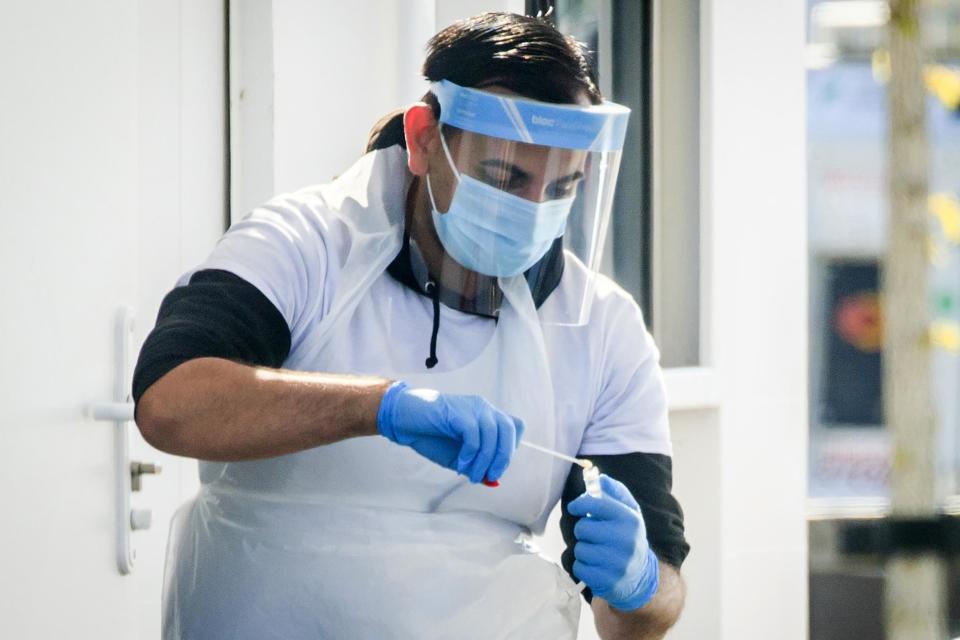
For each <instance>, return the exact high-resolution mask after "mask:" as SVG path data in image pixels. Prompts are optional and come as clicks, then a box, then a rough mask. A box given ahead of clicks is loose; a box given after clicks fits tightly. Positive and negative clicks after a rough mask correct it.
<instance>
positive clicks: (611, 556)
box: [573, 540, 625, 567]
mask: <svg viewBox="0 0 960 640" xmlns="http://www.w3.org/2000/svg"><path fill="white" fill-rule="evenodd" d="M573 555H574V557H575V558H576V559H577V560H579V561H580V562H582V563H584V564H590V565H594V566H603V567H613V566H617V565H619V566H623V565H624V564H625V563H624V561H623V559H622V555H623V554H620V553H617V550H615V549H613V548H612V547H610V546H609V545H603V544H597V543H595V542H586V541H583V540H581V541H579V542H577V544H575V545H574V546H573Z"/></svg>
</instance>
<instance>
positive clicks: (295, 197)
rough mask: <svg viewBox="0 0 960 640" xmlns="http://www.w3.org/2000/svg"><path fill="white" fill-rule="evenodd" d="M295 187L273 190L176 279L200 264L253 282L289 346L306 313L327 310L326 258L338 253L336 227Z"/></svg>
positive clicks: (295, 340) (301, 332)
mask: <svg viewBox="0 0 960 640" xmlns="http://www.w3.org/2000/svg"><path fill="white" fill-rule="evenodd" d="M315 197H316V196H311V195H310V194H308V193H306V192H297V193H293V194H285V195H282V196H278V197H276V198H274V199H272V200H270V201H269V202H267V203H266V204H264V205H262V206H260V207H257V208H256V209H254V210H253V211H252V212H250V213H249V214H248V215H247V216H246V217H244V218H243V219H242V220H240V221H239V222H237V223H235V224H234V225H233V226H231V227H230V229H229V230H228V231H227V232H226V233H225V234H224V235H223V237H222V238H220V240H219V241H218V242H217V245H216V246H215V247H214V249H213V251H212V252H211V254H210V256H209V257H208V258H207V259H206V260H205V261H204V262H203V263H202V264H201V265H199V266H198V267H197V268H196V269H194V270H193V271H191V272H188V273H187V274H185V275H184V276H183V277H182V278H181V279H180V281H179V282H178V284H179V285H183V284H185V283H186V282H188V281H189V279H190V276H191V275H192V274H193V273H195V272H196V271H199V270H211V269H216V270H222V271H228V272H230V273H233V274H234V275H236V276H239V277H240V278H242V279H243V280H245V281H246V282H248V283H250V284H252V285H253V286H254V287H256V288H257V289H258V290H259V291H260V292H261V293H262V294H263V295H264V296H265V297H266V298H267V300H269V301H270V302H271V303H272V304H273V306H274V307H276V308H277V310H279V311H280V314H281V315H282V316H283V319H284V320H285V321H286V323H287V326H288V327H289V329H290V334H291V344H292V348H295V347H296V345H298V344H299V342H300V340H301V339H302V338H303V335H304V332H305V331H306V329H307V328H308V327H307V324H308V319H309V320H312V321H316V320H317V319H319V318H321V317H322V316H323V314H324V313H325V311H326V305H327V304H328V301H329V299H330V298H331V297H332V295H331V294H330V279H331V277H330V276H331V274H330V269H329V265H330V264H331V262H335V261H336V260H337V259H338V256H337V255H336V251H337V249H331V247H338V240H337V238H338V233H340V232H341V230H340V229H338V228H336V225H335V223H332V222H331V219H330V218H329V217H324V216H323V215H320V214H319V213H318V211H320V210H322V207H316V206H312V204H313V203H312V201H311V198H315ZM341 250H342V248H341Z"/></svg>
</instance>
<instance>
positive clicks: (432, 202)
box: [427, 125, 460, 214]
mask: <svg viewBox="0 0 960 640" xmlns="http://www.w3.org/2000/svg"><path fill="white" fill-rule="evenodd" d="M441 127H442V125H438V127H437V133H439V134H440V145H441V146H442V147H443V155H445V156H447V163H448V164H449V165H450V170H451V171H453V175H454V176H455V177H456V178H457V184H460V172H459V171H457V165H455V164H454V163H453V156H451V155H450V149H449V148H448V147H447V140H446V138H445V137H444V135H443V129H442V128H441ZM427 194H428V195H429V196H430V205H431V206H432V207H433V210H434V211H435V212H437V213H438V214H439V213H440V210H439V209H437V201H436V200H434V199H433V187H432V186H431V185H430V172H429V171H428V172H427Z"/></svg>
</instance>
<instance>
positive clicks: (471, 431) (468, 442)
mask: <svg viewBox="0 0 960 640" xmlns="http://www.w3.org/2000/svg"><path fill="white" fill-rule="evenodd" d="M450 409H451V410H450V414H449V424H448V426H449V428H450V430H451V432H452V433H453V434H455V435H454V437H455V438H458V439H459V440H460V441H461V443H462V444H461V446H460V454H459V455H458V456H457V473H464V470H465V469H467V468H468V467H469V465H470V463H472V462H473V459H474V458H475V457H476V456H477V452H478V451H480V429H479V426H478V425H477V420H476V418H474V417H473V416H472V415H470V414H468V413H467V412H465V411H464V410H463V408H462V407H454V406H451V407H450Z"/></svg>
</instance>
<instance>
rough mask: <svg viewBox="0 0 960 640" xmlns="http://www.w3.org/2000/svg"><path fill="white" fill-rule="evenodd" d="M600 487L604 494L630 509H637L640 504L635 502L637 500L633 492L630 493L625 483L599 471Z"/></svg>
mask: <svg viewBox="0 0 960 640" xmlns="http://www.w3.org/2000/svg"><path fill="white" fill-rule="evenodd" d="M600 487H601V488H602V489H603V493H604V494H605V495H608V496H610V497H611V498H613V499H614V500H617V501H619V502H620V503H622V504H625V505H626V506H628V507H630V508H631V509H637V510H638V511H639V509H640V505H639V504H637V501H636V499H635V498H634V497H633V494H632V493H630V489H627V487H626V485H624V484H623V483H622V482H620V481H619V480H616V479H614V478H611V477H610V476H608V475H606V474H603V473H601V474H600Z"/></svg>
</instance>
